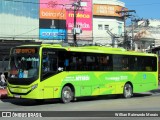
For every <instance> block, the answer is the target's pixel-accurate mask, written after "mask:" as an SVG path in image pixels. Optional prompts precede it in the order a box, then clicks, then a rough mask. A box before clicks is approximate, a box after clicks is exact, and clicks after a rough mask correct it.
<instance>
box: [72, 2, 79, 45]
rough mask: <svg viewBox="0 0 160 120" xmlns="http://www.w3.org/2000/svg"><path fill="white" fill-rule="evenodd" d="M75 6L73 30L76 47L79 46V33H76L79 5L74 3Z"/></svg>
mask: <svg viewBox="0 0 160 120" xmlns="http://www.w3.org/2000/svg"><path fill="white" fill-rule="evenodd" d="M73 6H74V28H73V41H74V46H77V33H76V27H77V26H76V15H77V14H76V13H77V9H78V8H79V3H78V2H75V3H73Z"/></svg>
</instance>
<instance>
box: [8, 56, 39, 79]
mask: <svg viewBox="0 0 160 120" xmlns="http://www.w3.org/2000/svg"><path fill="white" fill-rule="evenodd" d="M38 68H39V57H38V55H36V54H33V55H30V54H17V55H14V56H11V58H10V72H9V76H8V77H10V78H33V77H36V76H38Z"/></svg>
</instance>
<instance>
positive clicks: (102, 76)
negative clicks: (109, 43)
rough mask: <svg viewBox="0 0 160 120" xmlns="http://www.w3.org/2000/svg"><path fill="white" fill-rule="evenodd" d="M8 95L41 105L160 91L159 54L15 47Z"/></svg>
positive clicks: (94, 48) (93, 48) (50, 46)
mask: <svg viewBox="0 0 160 120" xmlns="http://www.w3.org/2000/svg"><path fill="white" fill-rule="evenodd" d="M9 68H10V69H9V74H8V87H7V90H8V96H10V97H15V98H26V99H35V100H37V101H41V100H45V99H52V98H60V99H61V100H62V102H64V103H68V102H70V101H72V100H75V99H76V98H78V97H83V96H98V95H108V94H121V95H123V97H124V98H130V97H132V96H133V93H140V92H146V91H150V90H153V89H157V88H158V57H157V55H156V54H149V53H140V52H134V51H127V50H125V49H123V48H111V47H102V46H82V47H71V46H61V45H59V44H41V45H22V46H17V47H14V48H12V50H11V53H10V60H9Z"/></svg>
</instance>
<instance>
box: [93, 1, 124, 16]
mask: <svg viewBox="0 0 160 120" xmlns="http://www.w3.org/2000/svg"><path fill="white" fill-rule="evenodd" d="M123 9H125V8H124V7H122V6H118V5H103V4H94V5H93V15H102V16H114V17H122V14H118V13H117V12H118V11H122V10H123Z"/></svg>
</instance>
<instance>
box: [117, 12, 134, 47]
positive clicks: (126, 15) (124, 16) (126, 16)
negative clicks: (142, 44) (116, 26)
mask: <svg viewBox="0 0 160 120" xmlns="http://www.w3.org/2000/svg"><path fill="white" fill-rule="evenodd" d="M131 12H134V13H136V11H135V10H122V11H117V13H118V14H122V18H123V20H124V43H123V44H124V47H126V48H127V47H128V45H127V44H128V43H127V42H128V40H127V39H128V36H127V31H126V19H127V18H128V17H130V16H132V15H131V14H129V13H131ZM131 47H132V45H130V48H131Z"/></svg>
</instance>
